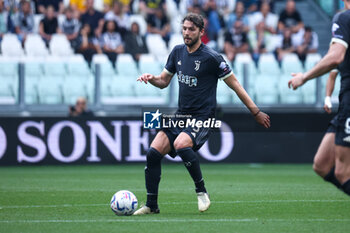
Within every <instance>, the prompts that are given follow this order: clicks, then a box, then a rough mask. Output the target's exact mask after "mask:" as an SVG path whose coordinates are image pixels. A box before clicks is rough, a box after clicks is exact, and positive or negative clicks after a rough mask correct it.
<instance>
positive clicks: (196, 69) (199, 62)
mask: <svg viewBox="0 0 350 233" xmlns="http://www.w3.org/2000/svg"><path fill="white" fill-rule="evenodd" d="M194 64H195V65H196V66H195V67H194V70H195V71H198V70H199V67H200V66H201V61H198V60H196V61H194Z"/></svg>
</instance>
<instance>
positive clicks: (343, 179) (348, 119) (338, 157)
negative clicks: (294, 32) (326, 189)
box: [288, 0, 350, 195]
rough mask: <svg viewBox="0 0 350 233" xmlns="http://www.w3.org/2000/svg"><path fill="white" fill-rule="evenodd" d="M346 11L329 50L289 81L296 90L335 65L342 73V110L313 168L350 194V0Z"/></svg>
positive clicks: (334, 30)
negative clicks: (312, 65) (306, 69)
mask: <svg viewBox="0 0 350 233" xmlns="http://www.w3.org/2000/svg"><path fill="white" fill-rule="evenodd" d="M343 1H344V3H345V9H346V10H345V11H343V12H340V13H338V14H336V15H335V16H334V18H333V26H332V41H331V45H330V47H329V50H328V53H327V54H326V55H325V56H324V57H323V58H322V60H321V61H320V62H319V63H318V64H317V65H316V66H315V67H313V68H312V69H311V70H309V71H307V72H305V73H296V74H292V76H293V78H292V79H291V80H290V81H289V82H288V85H289V87H292V88H293V89H294V90H295V89H297V88H298V87H299V86H301V85H303V84H304V83H305V82H307V81H308V80H310V79H313V78H316V77H319V76H321V75H323V74H325V73H327V72H329V71H331V70H332V69H334V68H337V69H338V70H339V72H340V74H341V88H340V93H339V109H338V113H337V115H336V116H335V118H334V119H333V120H332V121H331V122H330V124H329V127H328V130H327V132H326V134H325V136H324V137H323V139H322V142H321V145H320V146H319V148H318V151H317V153H316V155H315V158H314V165H313V168H314V170H315V172H316V173H317V174H318V175H319V176H321V177H323V178H324V180H325V181H328V182H331V183H333V184H334V185H335V186H336V187H338V188H339V189H340V190H342V191H343V192H344V193H346V194H348V195H350V50H349V49H348V46H349V44H350V0H343Z"/></svg>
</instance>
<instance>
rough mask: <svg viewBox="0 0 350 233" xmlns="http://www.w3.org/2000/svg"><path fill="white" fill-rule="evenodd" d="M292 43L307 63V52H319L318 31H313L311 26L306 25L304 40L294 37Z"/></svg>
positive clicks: (302, 60)
mask: <svg viewBox="0 0 350 233" xmlns="http://www.w3.org/2000/svg"><path fill="white" fill-rule="evenodd" d="M292 43H293V46H294V47H295V50H296V53H297V54H298V57H299V59H300V61H301V62H302V64H303V65H304V64H305V60H306V56H307V54H309V53H317V49H318V36H317V34H316V32H314V31H312V28H311V27H305V30H304V35H303V37H302V40H299V39H298V37H294V38H293V40H292Z"/></svg>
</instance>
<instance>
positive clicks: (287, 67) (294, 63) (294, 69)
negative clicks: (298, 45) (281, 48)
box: [282, 53, 304, 75]
mask: <svg viewBox="0 0 350 233" xmlns="http://www.w3.org/2000/svg"><path fill="white" fill-rule="evenodd" d="M282 72H283V73H284V74H285V75H290V74H291V73H298V72H304V69H303V66H302V64H301V62H300V60H299V58H298V56H297V55H296V54H294V53H292V54H287V55H285V56H284V57H283V60H282Z"/></svg>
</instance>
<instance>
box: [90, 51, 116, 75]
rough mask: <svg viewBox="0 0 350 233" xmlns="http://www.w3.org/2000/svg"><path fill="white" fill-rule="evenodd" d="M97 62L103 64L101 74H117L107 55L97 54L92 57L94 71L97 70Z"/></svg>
mask: <svg viewBox="0 0 350 233" xmlns="http://www.w3.org/2000/svg"><path fill="white" fill-rule="evenodd" d="M96 64H99V65H100V66H101V76H102V77H111V76H113V75H115V74H116V71H115V70H114V68H113V66H112V63H111V62H110V61H109V59H108V57H107V55H105V54H95V55H94V56H93V57H92V71H93V72H95V69H96Z"/></svg>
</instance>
